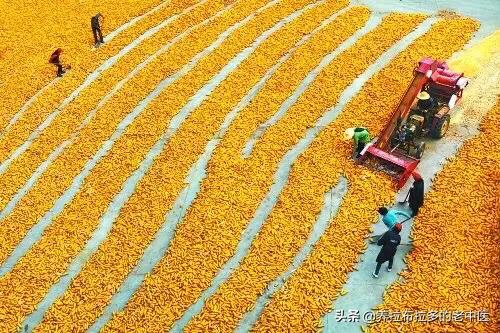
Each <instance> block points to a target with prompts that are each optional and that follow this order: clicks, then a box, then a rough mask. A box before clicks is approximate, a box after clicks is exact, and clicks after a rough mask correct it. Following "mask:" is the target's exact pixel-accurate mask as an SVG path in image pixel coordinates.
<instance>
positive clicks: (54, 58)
mask: <svg viewBox="0 0 500 333" xmlns="http://www.w3.org/2000/svg"><path fill="white" fill-rule="evenodd" d="M62 53H63V50H62V49H61V48H58V49H57V50H55V51H54V53H52V55H51V56H50V58H49V64H53V65H54V66H56V68H57V76H59V77H61V76H62V75H63V74H64V72H65V71H64V69H63V65H62V63H61V55H62Z"/></svg>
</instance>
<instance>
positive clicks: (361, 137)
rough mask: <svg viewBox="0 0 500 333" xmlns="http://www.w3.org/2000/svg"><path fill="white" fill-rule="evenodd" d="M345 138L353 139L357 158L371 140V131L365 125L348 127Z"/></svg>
mask: <svg viewBox="0 0 500 333" xmlns="http://www.w3.org/2000/svg"><path fill="white" fill-rule="evenodd" d="M344 139H345V140H351V139H352V141H353V145H354V152H355V153H356V158H360V157H361V152H362V151H363V149H364V148H365V146H366V145H367V144H368V143H370V141H371V138H370V133H368V130H367V129H366V128H364V127H351V128H348V129H346V130H345V132H344Z"/></svg>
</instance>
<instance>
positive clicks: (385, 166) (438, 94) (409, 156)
mask: <svg viewBox="0 0 500 333" xmlns="http://www.w3.org/2000/svg"><path fill="white" fill-rule="evenodd" d="M467 84H468V79H467V78H465V77H464V76H463V74H458V73H455V72H452V71H451V70H450V69H449V68H448V65H447V64H446V63H445V62H441V61H437V60H433V59H430V58H424V59H422V60H421V61H420V62H419V63H418V66H417V67H416V68H415V69H414V77H413V80H412V82H411V83H410V85H409V86H408V88H407V89H406V92H405V93H404V95H403V97H402V98H401V99H400V101H399V103H398V105H397V107H396V109H395V110H394V111H393V113H392V115H391V118H390V119H389V122H388V123H387V125H386V127H385V128H384V129H383V131H382V132H381V133H380V135H379V137H378V138H375V139H374V140H373V141H372V142H371V143H370V144H369V146H368V147H367V148H366V149H365V152H364V154H363V156H362V159H361V161H363V162H366V163H367V164H369V165H371V166H373V167H375V168H377V169H381V170H383V171H385V172H387V173H389V174H391V175H392V176H394V177H395V178H396V179H397V187H398V188H401V187H402V186H403V185H404V184H405V183H406V181H407V180H408V178H409V177H410V176H411V174H412V172H413V171H414V170H415V168H416V167H417V165H418V163H419V162H420V158H421V157H422V154H423V151H424V149H425V142H424V141H422V138H424V137H426V136H431V137H433V138H436V139H438V138H441V137H442V136H444V135H445V134H446V131H447V130H448V127H449V123H450V110H451V109H452V108H453V107H454V106H455V105H456V104H457V102H458V101H459V100H460V99H461V97H462V91H463V89H464V88H465V87H466V86H467ZM422 92H425V93H423V94H424V96H426V98H428V100H427V101H426V102H427V103H425V105H424V103H422V104H421V105H420V102H419V103H415V101H416V98H417V95H419V94H420V93H422Z"/></svg>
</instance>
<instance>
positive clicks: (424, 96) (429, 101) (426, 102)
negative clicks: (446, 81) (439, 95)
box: [417, 91, 434, 110]
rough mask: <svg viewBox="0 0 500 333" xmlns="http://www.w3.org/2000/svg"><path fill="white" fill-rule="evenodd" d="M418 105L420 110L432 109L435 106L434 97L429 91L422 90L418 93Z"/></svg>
mask: <svg viewBox="0 0 500 333" xmlns="http://www.w3.org/2000/svg"><path fill="white" fill-rule="evenodd" d="M417 99H418V102H417V107H418V108H419V109H420V110H430V109H432V108H433V107H434V99H433V98H432V97H431V95H429V93H428V92H427V91H422V92H420V93H419V94H418V95H417Z"/></svg>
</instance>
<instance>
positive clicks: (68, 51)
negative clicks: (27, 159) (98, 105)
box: [0, 0, 195, 156]
mask: <svg viewBox="0 0 500 333" xmlns="http://www.w3.org/2000/svg"><path fill="white" fill-rule="evenodd" d="M167 1H168V2H167V3H166V5H165V6H160V7H159V9H158V10H156V11H154V13H151V14H150V15H148V16H146V18H145V19H142V20H139V21H138V22H136V23H135V24H134V25H132V26H131V27H129V28H128V29H126V30H124V31H122V32H121V33H119V34H118V35H117V36H116V37H115V38H114V39H113V41H112V42H110V43H109V44H107V43H106V44H104V45H103V46H101V47H100V48H99V49H97V50H93V49H92V48H91V46H92V43H93V38H92V33H91V31H90V18H91V16H93V15H95V14H96V13H98V12H101V13H102V14H103V15H104V17H105V21H104V30H103V33H104V34H105V35H106V34H108V33H109V32H110V31H112V30H114V29H116V28H118V27H119V26H120V25H121V24H124V23H125V22H126V21H128V20H131V19H132V18H133V17H134V16H137V15H140V14H143V13H145V12H148V11H149V10H150V9H152V8H153V6H155V5H156V4H158V3H159V2H160V1H158V0H154V1H151V0H148V1H144V2H141V4H140V5H138V3H137V1H135V0H125V1H117V0H112V1H107V2H105V3H103V2H102V1H96V0H90V1H85V2H84V3H83V2H81V1H65V2H64V3H53V2H41V1H39V2H29V3H26V4H25V3H19V4H16V5H13V4H12V3H8V2H2V3H1V4H0V6H1V7H0V8H1V10H0V11H1V12H2V13H3V14H4V15H3V19H5V20H6V21H5V23H6V24H5V32H6V33H5V39H6V41H5V44H4V43H0V44H1V45H2V46H3V45H5V47H8V49H7V51H6V55H5V56H3V57H2V59H4V60H5V61H2V64H0V72H1V73H2V75H0V76H1V77H2V80H1V84H0V100H2V101H3V102H4V103H2V104H0V128H1V129H4V128H5V126H6V125H7V123H8V122H9V120H10V119H11V117H12V116H13V115H14V114H15V113H16V112H17V111H18V110H19V108H20V107H21V106H22V104H23V103H24V101H26V100H28V99H29V98H30V97H31V96H33V95H34V94H35V93H36V92H37V91H38V90H39V89H41V88H42V87H44V86H45V85H46V84H48V83H49V82H51V80H53V79H54V78H55V68H54V67H53V66H52V65H49V64H48V59H49V56H50V54H51V53H52V52H53V51H54V50H55V49H56V48H58V47H61V48H62V49H63V51H64V53H63V56H62V61H63V63H65V64H71V65H72V69H71V71H69V72H68V73H67V74H65V76H64V79H62V80H58V81H57V83H56V84H55V86H53V87H52V88H51V89H49V90H50V92H49V91H47V93H46V94H42V95H41V96H40V97H39V98H38V99H37V101H36V102H35V104H34V106H33V108H32V109H33V113H32V115H31V116H30V117H29V118H26V120H22V121H23V122H24V121H27V126H26V128H25V129H20V130H19V134H25V133H26V132H27V131H31V130H33V129H34V127H36V126H35V124H33V123H31V122H32V121H38V122H41V120H43V118H45V116H46V115H47V112H49V111H52V110H53V109H54V108H55V107H56V106H57V105H58V104H59V103H60V102H61V101H62V100H63V99H64V98H65V97H66V96H68V95H69V94H70V93H71V91H73V90H74V89H75V88H76V87H77V86H78V85H80V83H81V82H82V81H83V80H84V79H85V77H86V76H87V75H88V74H90V73H91V72H92V71H93V70H94V69H95V68H97V67H98V64H100V63H102V62H103V61H105V60H106V59H108V58H109V57H111V56H113V55H114V54H116V53H117V52H118V51H119V50H120V49H121V48H122V47H124V46H125V45H127V44H129V43H130V42H132V41H133V40H135V39H136V38H137V37H138V36H139V35H140V34H142V33H143V32H144V31H146V30H147V29H149V28H151V27H153V26H155V25H157V24H159V23H161V22H162V21H164V20H165V19H166V18H168V17H170V16H172V15H173V14H174V13H177V12H180V11H181V10H182V9H183V8H185V7H187V6H189V5H190V4H192V3H195V1H194V0H193V1H185V0H173V1H170V0H167ZM41 18H43V19H41ZM2 46H0V51H1V47H2ZM37 116H38V117H39V118H38V119H36V117H37ZM34 118H35V119H34ZM37 124H38V123H37ZM11 138H12V140H15V141H16V142H17V139H16V137H15V136H11ZM21 142H22V141H21ZM2 154H3V149H2ZM2 156H3V155H2Z"/></svg>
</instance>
